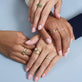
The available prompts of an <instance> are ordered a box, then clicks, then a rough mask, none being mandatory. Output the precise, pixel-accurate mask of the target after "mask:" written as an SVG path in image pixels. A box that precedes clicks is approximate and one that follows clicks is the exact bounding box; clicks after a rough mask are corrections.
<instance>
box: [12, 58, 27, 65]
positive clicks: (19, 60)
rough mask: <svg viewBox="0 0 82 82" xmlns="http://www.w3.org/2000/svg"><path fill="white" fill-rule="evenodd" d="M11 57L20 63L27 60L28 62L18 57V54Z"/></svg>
mask: <svg viewBox="0 0 82 82" xmlns="http://www.w3.org/2000/svg"><path fill="white" fill-rule="evenodd" d="M11 59H13V60H15V61H17V62H19V63H22V64H26V62H27V61H25V60H23V59H20V58H18V57H16V56H11Z"/></svg>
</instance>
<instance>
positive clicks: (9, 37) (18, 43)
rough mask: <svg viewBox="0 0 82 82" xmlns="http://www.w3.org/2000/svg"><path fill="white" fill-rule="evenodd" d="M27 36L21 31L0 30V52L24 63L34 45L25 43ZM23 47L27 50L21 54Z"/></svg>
mask: <svg viewBox="0 0 82 82" xmlns="http://www.w3.org/2000/svg"><path fill="white" fill-rule="evenodd" d="M27 40H28V38H27V37H26V36H25V35H24V34H23V33H22V32H16V31H0V52H1V53H3V54H4V55H5V56H7V57H9V58H11V59H13V60H15V61H17V62H20V63H23V64H26V63H27V61H28V59H29V56H28V55H30V54H31V53H32V49H33V48H34V47H35V45H32V46H29V45H25V44H24V43H25V41H27ZM24 49H27V50H28V51H27V52H26V53H25V54H26V55H23V51H24Z"/></svg>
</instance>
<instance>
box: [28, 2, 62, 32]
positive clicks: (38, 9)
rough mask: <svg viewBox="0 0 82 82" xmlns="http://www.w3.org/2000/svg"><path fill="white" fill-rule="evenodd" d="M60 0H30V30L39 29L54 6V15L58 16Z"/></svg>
mask: <svg viewBox="0 0 82 82" xmlns="http://www.w3.org/2000/svg"><path fill="white" fill-rule="evenodd" d="M61 5H62V0H30V4H29V21H30V22H31V24H32V32H35V31H36V29H38V30H41V29H42V28H43V27H44V25H45V22H46V20H47V18H48V15H49V13H50V11H51V10H52V8H53V7H54V6H55V10H54V12H55V16H56V17H57V18H60V10H61Z"/></svg>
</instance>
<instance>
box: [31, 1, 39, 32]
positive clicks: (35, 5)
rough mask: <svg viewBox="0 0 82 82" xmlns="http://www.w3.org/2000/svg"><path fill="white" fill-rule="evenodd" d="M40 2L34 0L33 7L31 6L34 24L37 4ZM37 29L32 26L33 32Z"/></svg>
mask: <svg viewBox="0 0 82 82" xmlns="http://www.w3.org/2000/svg"><path fill="white" fill-rule="evenodd" d="M38 3H39V0H34V2H33V4H32V7H31V23H32V24H33V21H34V14H35V12H36V9H37V4H38ZM35 31H36V29H35V28H32V32H35Z"/></svg>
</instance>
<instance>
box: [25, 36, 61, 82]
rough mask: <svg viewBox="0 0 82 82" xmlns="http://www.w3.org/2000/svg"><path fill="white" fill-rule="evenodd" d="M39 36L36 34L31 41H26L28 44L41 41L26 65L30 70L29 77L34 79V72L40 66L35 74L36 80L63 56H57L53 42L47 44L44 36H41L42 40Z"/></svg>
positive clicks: (27, 69)
mask: <svg viewBox="0 0 82 82" xmlns="http://www.w3.org/2000/svg"><path fill="white" fill-rule="evenodd" d="M39 38H40V36H39V35H36V36H35V37H33V38H32V39H31V40H30V41H28V43H26V44H28V45H32V44H34V43H36V42H37V41H39V42H38V44H37V46H36V48H35V50H34V51H33V53H32V56H31V58H30V59H29V61H28V63H27V66H26V72H27V71H29V73H28V79H32V77H33V75H34V73H35V72H36V71H37V69H38V68H39V67H40V68H39V70H38V72H37V73H36V75H35V78H34V80H35V81H38V80H39V78H40V77H41V76H44V73H45V74H47V73H48V72H49V71H50V69H51V68H52V67H53V65H54V64H55V63H56V61H57V60H58V58H61V57H62V56H57V53H56V49H55V46H54V44H53V43H52V44H46V43H45V42H44V40H43V39H42V38H40V40H39ZM36 49H37V50H36ZM39 52H40V53H39ZM55 59H56V60H55ZM50 63H51V65H50ZM46 69H47V70H46Z"/></svg>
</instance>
